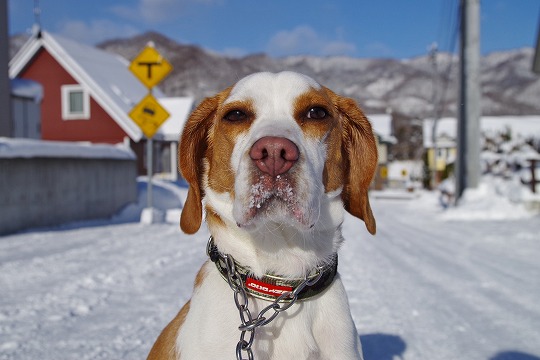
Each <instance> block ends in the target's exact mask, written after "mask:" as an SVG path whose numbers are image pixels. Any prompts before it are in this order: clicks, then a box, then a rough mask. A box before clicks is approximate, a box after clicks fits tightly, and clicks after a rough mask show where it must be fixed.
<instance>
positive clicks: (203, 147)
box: [178, 95, 219, 234]
mask: <svg viewBox="0 0 540 360" xmlns="http://www.w3.org/2000/svg"><path fill="white" fill-rule="evenodd" d="M218 102H219V95H216V96H214V97H211V98H206V99H204V100H203V101H202V102H201V104H200V105H199V106H197V108H196V109H195V110H194V111H193V112H192V113H191V115H190V116H189V118H188V120H187V122H186V125H185V126H184V130H183V132H182V136H181V138H180V146H179V148H178V165H179V168H180V171H181V173H182V176H183V177H184V179H186V181H187V182H188V183H189V190H188V195H187V199H186V202H185V204H184V208H183V209H182V215H181V217H180V228H181V229H182V231H184V232H185V233H186V234H194V233H196V232H197V230H199V228H200V227H201V223H202V198H203V196H204V193H203V191H204V190H203V187H202V181H203V179H202V177H203V173H204V166H205V164H204V159H205V156H206V152H207V149H208V141H209V135H208V134H209V131H210V128H211V127H212V120H213V117H214V115H215V112H216V109H217V106H218Z"/></svg>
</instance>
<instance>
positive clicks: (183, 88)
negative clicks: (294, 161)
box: [10, 32, 540, 118]
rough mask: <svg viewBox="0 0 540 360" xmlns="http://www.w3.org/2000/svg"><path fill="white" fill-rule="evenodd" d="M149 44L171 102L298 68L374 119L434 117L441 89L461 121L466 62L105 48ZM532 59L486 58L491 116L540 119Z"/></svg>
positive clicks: (520, 55)
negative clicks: (165, 67)
mask: <svg viewBox="0 0 540 360" xmlns="http://www.w3.org/2000/svg"><path fill="white" fill-rule="evenodd" d="M21 41H22V38H21V36H14V37H12V48H11V51H10V52H11V53H12V54H13V53H14V51H15V50H16V49H17V48H18V47H19V46H20V45H21ZM149 41H152V42H154V44H155V46H156V48H157V49H158V50H159V51H160V52H161V53H162V54H163V55H164V56H165V57H166V58H167V59H168V60H169V61H170V62H171V63H172V64H173V66H174V71H173V73H172V74H171V75H169V76H168V77H167V78H166V79H165V80H164V82H163V83H162V84H161V85H160V87H161V88H162V90H164V92H165V93H166V94H168V95H170V96H193V97H194V98H195V99H196V101H199V100H201V99H202V98H203V97H206V96H210V95H213V94H214V93H215V92H217V91H220V90H222V89H224V88H226V87H227V86H229V85H231V84H233V83H234V82H235V81H237V80H238V79H240V78H242V77H243V76H245V75H248V74H250V73H253V72H256V71H273V72H276V71H281V70H293V71H298V72H302V73H305V74H306V75H309V76H311V77H313V78H315V79H316V80H317V81H319V82H320V83H322V84H324V85H326V86H328V87H329V88H331V89H333V90H335V91H336V92H338V93H341V94H344V95H347V96H350V97H353V98H355V99H356V100H357V101H358V102H359V103H360V104H361V106H362V107H363V108H364V110H366V112H368V113H381V112H386V111H387V110H392V111H393V112H397V113H400V114H403V115H404V116H405V117H406V118H413V117H420V118H423V117H430V116H432V114H433V112H434V109H433V105H432V104H433V102H434V89H435V96H436V97H437V98H442V99H443V101H442V102H441V103H442V104H444V107H443V111H442V113H441V115H446V116H455V115H456V97H457V92H458V89H457V87H458V68H459V62H458V59H457V57H456V56H454V55H452V54H445V53H441V54H439V55H438V56H437V75H436V76H434V72H433V66H432V62H431V59H430V58H429V57H428V56H427V55H426V56H422V57H417V58H413V59H365V58H351V57H315V56H292V57H285V58H272V57H269V56H267V55H265V54H253V55H249V56H245V57H240V58H233V57H227V56H224V55H221V54H217V53H213V52H211V51H208V50H205V49H202V48H201V47H198V46H194V45H186V44H179V43H177V42H175V41H174V40H171V39H169V38H167V37H165V36H163V35H161V34H159V33H156V32H148V33H145V34H142V35H139V36H135V37H132V38H126V39H116V40H110V41H106V42H104V43H102V44H100V45H98V46H99V47H100V48H102V49H104V50H106V51H110V52H114V53H118V54H120V55H122V56H123V57H125V58H126V59H132V58H134V57H135V56H136V55H137V54H138V52H139V51H140V50H141V49H142V48H143V47H144V46H145V45H146V44H147V43H148V42H149ZM533 55H534V54H533V50H532V48H524V49H517V50H511V51H506V52H497V53H492V54H489V55H487V56H485V57H483V58H482V62H481V69H482V73H481V79H482V92H483V97H482V112H483V114H484V115H524V114H527V115H533V114H540V101H538V100H539V99H540V76H538V75H536V74H534V73H532V71H531V66H532V58H533ZM434 79H435V84H436V85H435V88H434Z"/></svg>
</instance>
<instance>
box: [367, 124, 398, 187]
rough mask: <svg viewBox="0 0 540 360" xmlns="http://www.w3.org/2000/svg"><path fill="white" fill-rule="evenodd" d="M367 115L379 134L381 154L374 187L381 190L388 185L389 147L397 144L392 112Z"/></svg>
mask: <svg viewBox="0 0 540 360" xmlns="http://www.w3.org/2000/svg"><path fill="white" fill-rule="evenodd" d="M367 117H368V119H369V121H370V122H371V125H372V127H373V131H374V132H375V135H376V136H377V151H378V155H379V161H378V165H377V172H376V173H375V177H374V188H375V189H377V190H381V189H383V188H384V187H386V186H387V185H388V165H389V158H388V154H389V147H390V146H391V145H393V144H395V143H396V141H397V140H396V138H395V137H394V136H393V135H392V115H391V114H374V115H367Z"/></svg>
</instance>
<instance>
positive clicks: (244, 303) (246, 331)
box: [207, 242, 323, 360]
mask: <svg viewBox="0 0 540 360" xmlns="http://www.w3.org/2000/svg"><path fill="white" fill-rule="evenodd" d="M209 244H210V242H209ZM207 251H208V249H207ZM219 257H220V258H221V259H222V260H223V261H224V262H225V264H226V267H227V281H228V283H229V286H230V288H231V289H232V290H233V292H234V303H235V304H236V308H237V309H238V313H239V315H240V321H241V324H240V326H239V327H238V330H240V341H238V344H237V345H236V359H237V360H246V359H244V358H243V357H242V356H243V353H245V354H247V360H253V359H254V357H253V350H252V349H251V347H252V346H253V341H254V340H255V330H256V329H257V328H259V327H262V326H265V325H268V324H269V323H270V322H272V321H273V320H274V319H275V318H276V317H277V316H278V315H279V314H280V313H281V312H283V311H286V310H287V309H289V308H290V307H291V306H293V305H294V303H296V301H297V300H298V294H299V293H300V292H301V291H302V290H303V289H304V288H305V287H306V286H313V285H315V284H316V283H317V281H319V280H320V278H321V277H322V274H323V273H322V271H320V269H318V271H317V273H316V274H315V276H314V277H310V278H308V274H306V276H305V277H304V281H303V282H302V283H300V285H298V286H297V287H296V288H295V289H294V290H293V291H287V292H285V293H283V294H282V295H280V296H279V297H278V298H276V299H275V300H274V301H272V303H271V304H270V305H268V306H266V307H265V308H264V309H262V310H261V311H260V312H259V314H258V315H257V316H256V317H255V318H253V315H252V314H251V311H249V307H248V305H249V300H248V294H247V292H246V289H245V286H244V282H243V280H242V277H241V275H240V273H239V272H238V271H237V270H236V266H235V263H234V259H233V257H232V256H231V255H224V254H221V253H219ZM272 310H273V311H274V312H273V313H271V314H270V316H268V317H266V316H265V315H266V313H269V312H271V311H272ZM246 337H247V340H246Z"/></svg>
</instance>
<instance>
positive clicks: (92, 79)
mask: <svg viewBox="0 0 540 360" xmlns="http://www.w3.org/2000/svg"><path fill="white" fill-rule="evenodd" d="M128 65H129V62H128V61H127V60H126V59H123V58H122V57H120V56H118V55H115V54H111V53H108V52H106V51H102V50H100V49H97V48H95V47H91V46H87V45H84V44H80V43H78V42H75V41H72V40H68V39H66V38H63V37H60V36H57V35H53V34H50V33H48V32H45V31H42V32H41V33H39V35H38V36H33V37H32V38H31V39H30V40H29V41H28V42H27V43H26V44H25V45H24V46H23V47H22V48H21V49H20V50H19V52H18V53H17V54H16V55H15V56H14V58H13V59H12V60H11V62H10V69H9V75H10V77H11V78H12V79H16V78H18V79H26V80H32V81H35V82H37V83H39V84H41V86H42V87H43V99H42V102H41V120H40V121H41V124H40V125H41V126H40V132H41V135H40V136H41V138H42V139H44V140H61V141H89V142H92V143H109V144H116V143H129V144H130V146H131V148H132V149H133V150H134V152H135V153H136V154H137V157H138V171H139V173H145V172H146V169H145V167H146V161H145V151H144V144H145V140H144V137H143V134H142V131H141V130H140V129H139V127H138V126H137V125H136V124H135V123H134V122H133V121H132V120H131V118H129V116H128V113H129V112H130V111H131V109H132V108H133V107H134V106H135V105H136V104H137V103H138V102H139V101H140V100H141V99H142V98H143V97H144V96H145V95H146V94H147V93H148V90H147V89H146V87H144V86H143V85H142V84H141V83H140V82H139V81H138V80H137V79H136V78H135V76H134V75H133V74H132V73H131V72H130V71H129V70H128ZM153 94H154V96H155V97H156V98H157V99H158V101H159V102H160V104H161V105H162V106H163V107H164V108H165V109H166V110H167V111H168V112H169V113H170V114H171V117H170V118H169V119H168V120H167V121H166V122H165V123H164V125H162V127H161V128H160V129H159V130H158V132H157V134H156V135H155V136H154V139H155V140H156V142H155V150H156V151H155V152H154V164H156V165H155V168H154V169H155V172H170V173H171V174H173V175H174V174H176V172H177V171H176V165H175V164H176V155H175V153H176V145H177V141H178V137H179V135H180V132H181V129H182V127H183V124H184V122H185V121H186V119H187V117H188V114H189V112H190V111H191V109H192V106H193V99H191V98H166V97H165V96H164V95H163V93H162V92H161V91H159V89H154V90H153ZM16 121H18V120H16Z"/></svg>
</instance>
